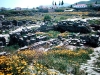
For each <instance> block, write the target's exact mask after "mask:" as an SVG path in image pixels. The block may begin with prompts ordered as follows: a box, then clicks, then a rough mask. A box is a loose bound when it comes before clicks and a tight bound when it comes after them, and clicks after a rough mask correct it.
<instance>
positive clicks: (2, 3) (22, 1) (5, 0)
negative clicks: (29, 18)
mask: <svg viewBox="0 0 100 75" xmlns="http://www.w3.org/2000/svg"><path fill="white" fill-rule="evenodd" d="M53 1H54V2H56V3H57V4H58V3H59V1H62V0H0V7H6V8H15V7H21V8H33V7H38V6H40V5H44V6H45V5H52V2H53ZM63 1H64V3H68V4H73V3H76V2H79V1H89V0H63Z"/></svg>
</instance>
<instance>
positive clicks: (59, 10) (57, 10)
mask: <svg viewBox="0 0 100 75" xmlns="http://www.w3.org/2000/svg"><path fill="white" fill-rule="evenodd" d="M55 12H64V9H62V8H59V9H55Z"/></svg>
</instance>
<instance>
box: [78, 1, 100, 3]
mask: <svg viewBox="0 0 100 75" xmlns="http://www.w3.org/2000/svg"><path fill="white" fill-rule="evenodd" d="M96 1H97V3H100V0H90V1H80V2H78V3H79V4H87V3H88V4H90V3H95V2H96Z"/></svg>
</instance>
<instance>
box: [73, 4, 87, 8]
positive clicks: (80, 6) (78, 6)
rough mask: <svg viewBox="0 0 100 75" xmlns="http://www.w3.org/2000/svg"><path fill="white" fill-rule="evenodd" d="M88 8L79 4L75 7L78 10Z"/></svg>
mask: <svg viewBox="0 0 100 75" xmlns="http://www.w3.org/2000/svg"><path fill="white" fill-rule="evenodd" d="M87 7H88V6H87V5H86V4H77V5H74V6H73V8H76V9H82V8H87Z"/></svg>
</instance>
